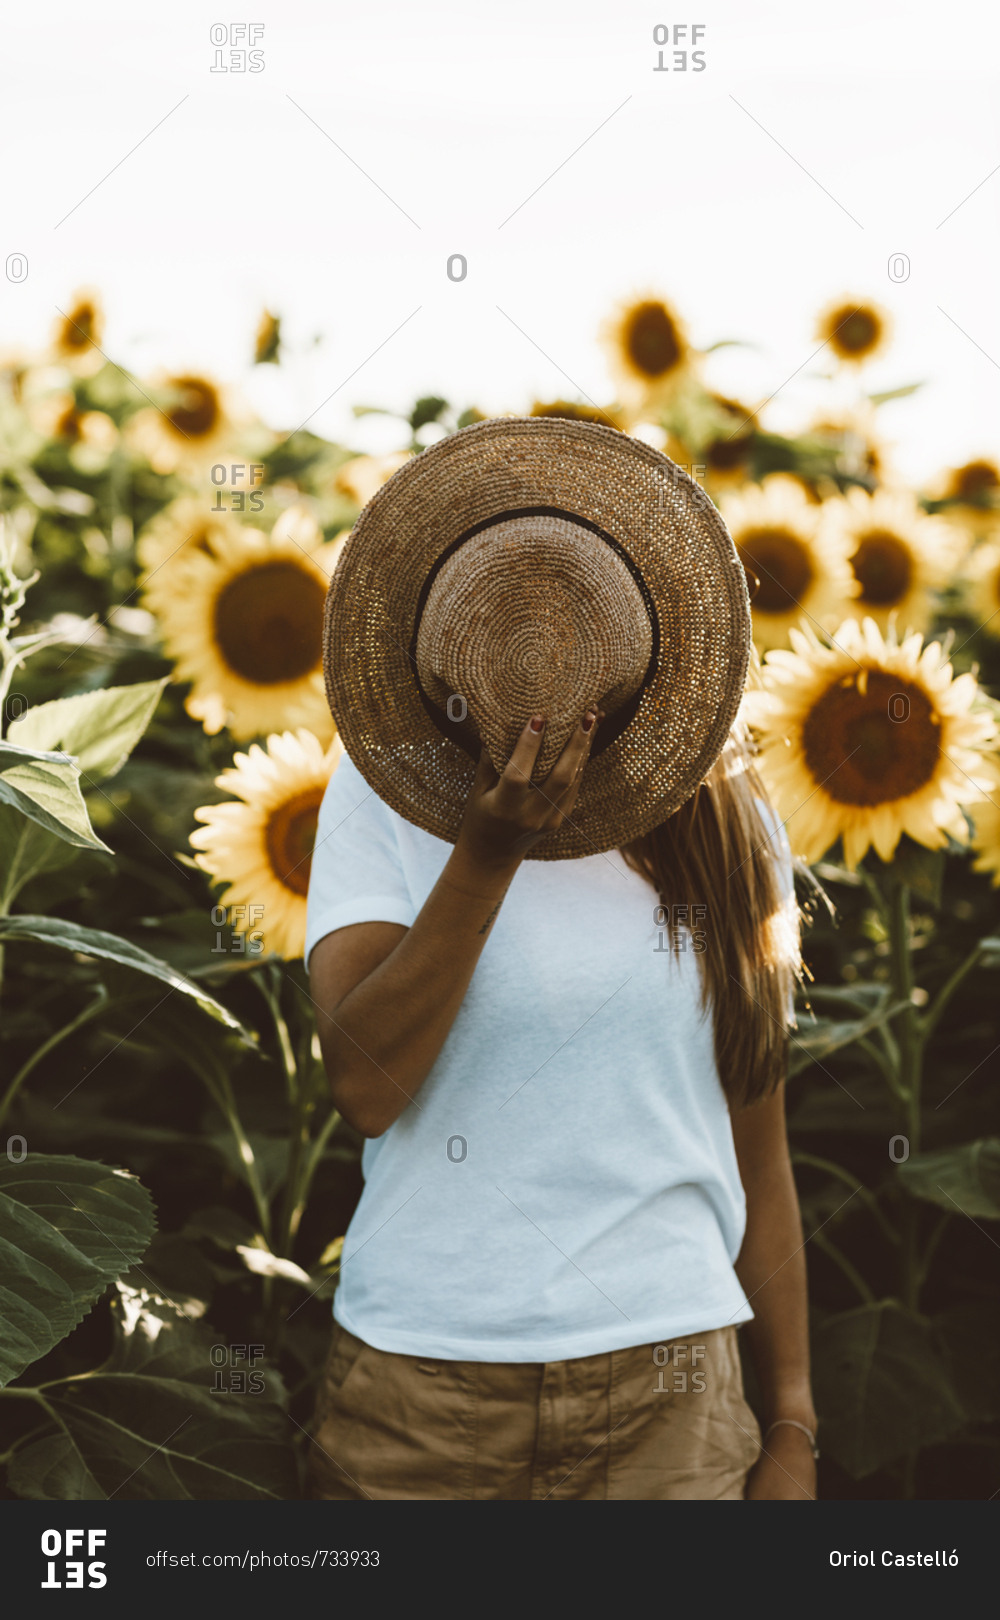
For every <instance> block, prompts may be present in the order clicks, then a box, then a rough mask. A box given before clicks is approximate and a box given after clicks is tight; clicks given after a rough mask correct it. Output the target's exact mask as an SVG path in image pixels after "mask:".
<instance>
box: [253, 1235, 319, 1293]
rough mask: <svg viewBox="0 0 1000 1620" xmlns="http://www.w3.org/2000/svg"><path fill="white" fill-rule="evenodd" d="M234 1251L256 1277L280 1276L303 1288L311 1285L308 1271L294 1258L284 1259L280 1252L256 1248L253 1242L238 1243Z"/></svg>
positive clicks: (311, 1281)
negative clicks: (296, 1262)
mask: <svg viewBox="0 0 1000 1620" xmlns="http://www.w3.org/2000/svg"><path fill="white" fill-rule="evenodd" d="M236 1253H237V1254H238V1255H239V1256H240V1259H241V1260H242V1261H243V1264H244V1265H245V1266H246V1268H247V1270H248V1271H252V1272H253V1273H254V1276H256V1277H281V1278H282V1279H283V1280H284V1281H285V1282H297V1283H301V1284H302V1286H303V1288H311V1287H312V1286H313V1280H312V1278H311V1277H310V1275H309V1273H308V1271H303V1269H302V1267H301V1266H297V1265H296V1264H295V1261H294V1260H285V1259H283V1258H282V1256H281V1255H280V1254H272V1253H271V1251H270V1249H267V1248H258V1246H257V1245H256V1244H255V1243H238V1244H237V1245H236Z"/></svg>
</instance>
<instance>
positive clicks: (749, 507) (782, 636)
mask: <svg viewBox="0 0 1000 1620" xmlns="http://www.w3.org/2000/svg"><path fill="white" fill-rule="evenodd" d="M720 510H721V512H722V515H723V517H724V518H725V520H726V524H727V526H728V528H729V532H730V534H731V535H732V537H733V540H734V542H735V545H736V550H737V552H738V553H739V557H740V561H741V562H742V564H743V566H744V568H745V569H746V571H747V576H748V579H749V581H750V588H751V592H752V598H753V629H754V638H755V640H756V641H757V643H758V645H759V646H761V647H783V646H785V645H787V641H788V633H789V630H790V629H791V627H792V626H793V625H795V624H797V623H798V621H799V618H800V616H801V615H803V614H805V615H806V616H807V617H808V618H811V619H814V620H817V621H818V622H819V623H820V624H821V625H823V624H825V623H826V622H827V620H829V619H830V618H832V617H836V616H839V615H840V614H841V613H842V612H843V608H844V604H845V601H847V600H848V599H849V598H850V597H852V596H853V595H854V592H855V589H856V587H855V585H854V582H853V580H852V578H851V571H850V568H849V567H848V563H847V550H848V548H847V545H846V542H845V541H844V540H843V539H842V538H841V537H839V536H837V535H835V534H828V533H826V532H825V530H826V525H825V524H824V523H823V517H822V513H823V508H822V506H821V505H817V504H816V503H814V502H812V501H810V499H809V497H808V496H807V495H806V493H805V491H804V490H803V489H802V486H801V484H799V483H798V481H797V480H796V479H794V478H789V477H787V476H786V475H785V474H783V473H772V475H771V476H770V477H769V478H765V480H764V482H763V483H762V484H760V485H757V486H754V487H750V488H746V489H743V490H741V491H740V492H739V494H735V495H730V496H728V497H727V498H725V499H723V500H722V501H721V502H720ZM755 581H756V582H757V583H756V585H755Z"/></svg>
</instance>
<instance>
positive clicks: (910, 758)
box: [802, 669, 941, 806]
mask: <svg viewBox="0 0 1000 1620" xmlns="http://www.w3.org/2000/svg"><path fill="white" fill-rule="evenodd" d="M867 677H868V678H867V683H866V685H865V690H864V691H861V689H860V686H859V677H857V676H853V675H852V676H849V677H848V678H847V679H845V681H844V682H843V683H842V684H841V685H839V686H831V687H828V689H827V690H826V691H825V692H824V693H823V696H822V697H821V698H820V699H819V700H818V702H816V703H814V704H813V706H812V709H811V710H810V711H809V715H808V718H807V719H806V722H805V725H804V726H803V728H802V750H803V754H804V756H805V762H806V766H807V768H808V770H809V773H810V775H811V776H812V778H813V780H814V781H815V782H817V783H822V785H823V791H824V792H825V793H828V794H829V795H830V797H831V798H832V799H836V801H837V803H838V804H854V805H866V806H873V805H878V804H891V803H892V802H893V801H894V800H896V799H905V798H908V797H909V795H910V794H911V793H917V792H919V790H920V789H921V788H922V787H925V786H926V785H927V783H928V782H929V781H930V780H931V778H932V777H933V775H934V772H935V770H936V769H937V765H938V760H939V758H940V755H941V725H940V721H939V719H938V717H937V714H936V713H935V710H934V708H933V707H932V705H931V702H930V699H929V698H928V696H927V694H926V692H925V691H924V690H923V688H922V687H920V686H917V685H916V684H915V683H914V682H913V681H907V680H904V679H902V678H901V677H900V676H898V675H891V674H889V673H888V671H886V670H879V669H870V670H868V671H867Z"/></svg>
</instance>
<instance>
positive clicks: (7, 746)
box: [0, 721, 73, 771]
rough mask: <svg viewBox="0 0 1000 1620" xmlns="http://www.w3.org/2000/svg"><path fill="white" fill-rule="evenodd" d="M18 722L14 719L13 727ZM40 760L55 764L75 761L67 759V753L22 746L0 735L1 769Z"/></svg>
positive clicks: (4, 769)
mask: <svg viewBox="0 0 1000 1620" xmlns="http://www.w3.org/2000/svg"><path fill="white" fill-rule="evenodd" d="M16 724H17V722H16V721H12V722H11V729H13V727H14V726H15V725H16ZM39 760H42V761H43V762H44V763H48V764H53V765H65V764H72V763H73V761H72V760H70V759H67V756H66V754H65V753H61V752H58V751H57V752H49V751H47V750H45V749H40V748H29V747H28V746H27V745H25V746H24V747H21V745H20V744H18V743H12V742H8V740H7V738H6V737H0V771H9V770H10V769H11V766H13V765H27V764H28V763H29V762H31V761H35V762H36V763H37V762H38V761H39Z"/></svg>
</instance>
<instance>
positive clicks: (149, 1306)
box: [8, 1288, 298, 1502]
mask: <svg viewBox="0 0 1000 1620" xmlns="http://www.w3.org/2000/svg"><path fill="white" fill-rule="evenodd" d="M120 1294H121V1301H120V1304H118V1305H116V1306H115V1309H114V1314H115V1316H116V1319H117V1320H118V1321H119V1322H120V1324H121V1325H120V1330H119V1332H118V1335H117V1340H116V1344H115V1349H114V1351H113V1353H112V1356H111V1358H110V1360H109V1361H108V1362H107V1364H106V1365H105V1366H104V1367H102V1368H100V1369H99V1370H98V1371H97V1372H96V1373H92V1374H91V1375H90V1376H89V1377H87V1378H84V1379H77V1380H67V1381H65V1382H62V1383H60V1384H56V1385H54V1386H52V1385H50V1386H49V1388H48V1389H47V1390H46V1398H47V1401H48V1404H49V1407H50V1408H51V1410H52V1413H53V1415H54V1417H55V1419H56V1421H57V1422H58V1424H59V1431H58V1433H57V1434H55V1435H50V1436H47V1437H46V1438H45V1439H43V1440H39V1441H37V1442H34V1443H33V1444H30V1445H27V1446H25V1447H24V1448H23V1449H22V1450H21V1451H19V1452H18V1453H17V1454H16V1455H15V1458H14V1461H13V1463H12V1465H11V1468H10V1471H9V1476H8V1477H9V1482H10V1486H11V1489H12V1490H14V1491H15V1492H16V1493H17V1495H18V1496H21V1497H27V1498H29V1499H33V1500H36V1501H37V1500H42V1501H52V1500H80V1499H92V1498H97V1499H99V1500H106V1499H110V1498H111V1497H112V1496H114V1497H115V1498H116V1499H120V1500H122V1501H158V1502H163V1501H192V1500H194V1501H221V1500H229V1501H250V1500H260V1499H267V1500H274V1499H277V1498H288V1497H294V1496H296V1495H297V1494H298V1480H297V1473H296V1468H295V1460H294V1453H293V1451H292V1447H291V1445H290V1444H289V1438H288V1423H287V1419H286V1418H285V1415H284V1412H283V1410H282V1406H283V1403H284V1400H285V1392H284V1388H283V1386H282V1383H281V1380H280V1378H279V1377H278V1376H277V1374H276V1373H274V1372H273V1371H271V1370H269V1369H265V1368H263V1366H262V1364H261V1362H260V1361H259V1360H258V1361H256V1362H255V1364H254V1365H253V1366H252V1367H251V1366H250V1365H249V1364H248V1361H247V1359H246V1349H244V1351H243V1353H242V1356H241V1355H240V1354H238V1353H237V1351H236V1347H235V1346H233V1347H232V1348H231V1350H230V1347H228V1346H227V1347H226V1348H227V1351H229V1353H228V1354H227V1357H226V1364H225V1365H223V1366H222V1367H221V1368H219V1367H217V1366H215V1365H213V1346H214V1345H215V1344H216V1343H217V1342H218V1340H219V1339H220V1337H221V1335H220V1334H219V1333H218V1331H216V1332H214V1333H212V1332H209V1331H208V1330H207V1329H205V1328H204V1327H202V1326H201V1325H200V1324H198V1323H194V1322H191V1321H189V1320H187V1319H185V1318H183V1317H180V1316H178V1315H177V1313H176V1312H175V1311H173V1310H172V1309H171V1308H170V1307H169V1306H168V1305H167V1304H166V1303H164V1302H163V1301H160V1300H156V1299H151V1298H150V1297H149V1296H148V1295H146V1294H145V1293H141V1292H138V1291H136V1290H134V1289H129V1288H121V1289H120ZM215 1357H216V1360H217V1359H218V1351H217V1350H216V1352H215ZM239 1375H242V1378H243V1380H244V1389H245V1392H244V1393H237V1392H235V1389H236V1379H237V1378H238V1376H239ZM251 1376H254V1378H255V1384H254V1386H252V1387H251V1386H249V1379H250V1377H251ZM258 1385H259V1386H260V1387H259V1388H257V1386H258ZM252 1388H257V1392H256V1393H253V1392H252Z"/></svg>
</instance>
